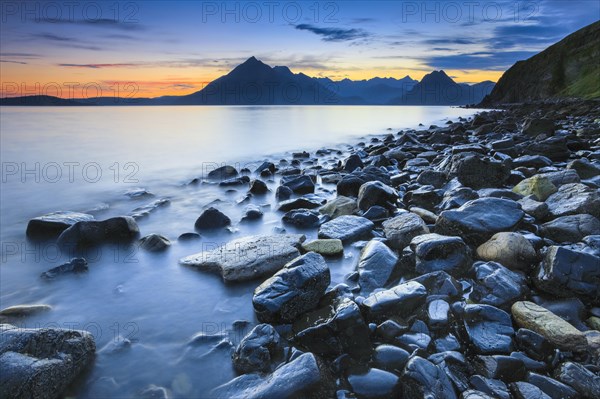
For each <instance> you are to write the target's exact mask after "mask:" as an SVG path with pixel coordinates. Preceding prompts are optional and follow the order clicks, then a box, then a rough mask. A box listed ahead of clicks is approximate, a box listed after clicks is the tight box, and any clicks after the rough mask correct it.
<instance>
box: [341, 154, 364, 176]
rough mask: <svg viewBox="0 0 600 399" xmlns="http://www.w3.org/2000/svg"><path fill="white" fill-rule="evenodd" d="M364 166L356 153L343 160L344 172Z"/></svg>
mask: <svg viewBox="0 0 600 399" xmlns="http://www.w3.org/2000/svg"><path fill="white" fill-rule="evenodd" d="M364 166H365V164H364V163H363V161H362V159H361V158H360V156H358V155H357V154H352V155H350V156H349V157H348V158H346V159H345V160H344V170H345V171H346V172H353V171H354V170H355V169H358V168H362V167H364Z"/></svg>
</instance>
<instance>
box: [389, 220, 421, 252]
mask: <svg viewBox="0 0 600 399" xmlns="http://www.w3.org/2000/svg"><path fill="white" fill-rule="evenodd" d="M383 232H384V233H385V236H386V237H387V239H388V243H389V245H390V247H392V248H394V249H400V250H401V249H403V248H404V247H406V246H407V245H408V244H410V241H411V240H412V239H413V238H415V237H416V236H420V235H422V234H427V233H429V229H428V228H427V225H426V224H425V222H424V221H423V219H421V218H420V217H419V216H418V215H417V214H415V213H412V212H404V213H401V214H400V215H398V216H396V217H394V218H391V219H388V220H386V221H385V222H383Z"/></svg>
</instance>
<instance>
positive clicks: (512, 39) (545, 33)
mask: <svg viewBox="0 0 600 399" xmlns="http://www.w3.org/2000/svg"><path fill="white" fill-rule="evenodd" d="M569 33H570V30H569V28H568V27H566V26H564V25H560V24H553V25H551V24H544V25H538V24H510V25H502V26H498V27H496V28H494V31H493V37H492V39H491V45H492V46H493V47H501V48H511V47H521V48H527V47H532V46H534V47H536V48H539V47H546V46H548V45H550V44H553V43H555V42H557V41H558V40H560V39H562V38H563V37H564V36H566V35H568V34H569Z"/></svg>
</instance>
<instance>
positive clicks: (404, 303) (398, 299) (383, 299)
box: [362, 281, 427, 322]
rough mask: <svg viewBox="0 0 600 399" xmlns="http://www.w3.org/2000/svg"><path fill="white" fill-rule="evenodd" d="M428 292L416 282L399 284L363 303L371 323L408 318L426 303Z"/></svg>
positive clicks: (371, 296) (368, 298)
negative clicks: (393, 316)
mask: <svg viewBox="0 0 600 399" xmlns="http://www.w3.org/2000/svg"><path fill="white" fill-rule="evenodd" d="M426 297H427V290H426V289H425V287H424V286H423V285H422V284H419V283H417V282H416V281H410V282H407V283H403V284H399V285H397V286H395V287H393V288H390V289H388V290H385V291H379V292H376V293H374V294H371V295H369V296H368V297H367V298H366V299H365V300H364V302H363V304H362V305H363V307H364V309H365V314H366V315H367V319H368V320H369V321H375V322H377V321H383V320H384V319H386V318H388V317H390V316H392V315H400V316H407V315H409V314H412V313H413V311H414V310H415V309H417V308H418V307H420V306H421V305H423V304H424V303H425V298H426Z"/></svg>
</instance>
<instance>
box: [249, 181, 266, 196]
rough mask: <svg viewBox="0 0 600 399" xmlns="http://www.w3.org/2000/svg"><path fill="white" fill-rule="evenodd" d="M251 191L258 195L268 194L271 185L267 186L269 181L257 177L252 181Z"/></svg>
mask: <svg viewBox="0 0 600 399" xmlns="http://www.w3.org/2000/svg"><path fill="white" fill-rule="evenodd" d="M248 191H249V192H251V193H252V194H256V195H261V194H266V193H268V192H269V187H267V183H265V182H264V181H262V180H259V179H255V180H252V181H251V182H250V188H249V189H248Z"/></svg>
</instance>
